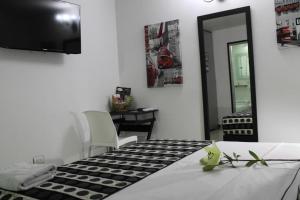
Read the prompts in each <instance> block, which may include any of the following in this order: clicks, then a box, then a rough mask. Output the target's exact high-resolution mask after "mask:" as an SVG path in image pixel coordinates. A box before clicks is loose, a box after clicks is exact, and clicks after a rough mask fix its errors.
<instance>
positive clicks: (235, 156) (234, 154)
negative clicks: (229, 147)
mask: <svg viewBox="0 0 300 200" xmlns="http://www.w3.org/2000/svg"><path fill="white" fill-rule="evenodd" d="M233 157H234V158H235V159H236V160H237V158H238V157H237V154H236V153H235V152H233Z"/></svg>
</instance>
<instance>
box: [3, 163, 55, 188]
mask: <svg viewBox="0 0 300 200" xmlns="http://www.w3.org/2000/svg"><path fill="white" fill-rule="evenodd" d="M55 171H56V166H55V165H53V164H47V165H45V164H43V165H41V164H27V163H19V164H14V165H13V166H11V167H9V168H7V169H3V170H0V188H3V189H6V190H11V191H21V190H28V189H30V188H32V187H36V186H38V185H40V184H42V183H43V182H45V181H47V180H49V179H51V178H53V177H54V174H55Z"/></svg>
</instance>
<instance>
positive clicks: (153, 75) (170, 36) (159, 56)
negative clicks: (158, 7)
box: [144, 20, 183, 88]
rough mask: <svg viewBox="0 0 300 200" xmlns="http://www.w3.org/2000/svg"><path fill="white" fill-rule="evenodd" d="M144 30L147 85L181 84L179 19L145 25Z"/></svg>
mask: <svg viewBox="0 0 300 200" xmlns="http://www.w3.org/2000/svg"><path fill="white" fill-rule="evenodd" d="M144 30H145V49H146V67H147V85H148V87H150V88H153V87H165V86H167V85H180V84H182V83H183V79H182V62H181V52H180V43H179V20H173V21H168V22H161V23H158V24H152V25H147V26H145V27H144Z"/></svg>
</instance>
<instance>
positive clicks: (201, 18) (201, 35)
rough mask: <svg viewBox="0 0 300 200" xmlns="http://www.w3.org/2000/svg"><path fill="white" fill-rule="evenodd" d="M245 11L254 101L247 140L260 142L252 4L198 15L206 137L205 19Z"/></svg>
mask: <svg viewBox="0 0 300 200" xmlns="http://www.w3.org/2000/svg"><path fill="white" fill-rule="evenodd" d="M240 13H245V15H246V26H247V40H248V48H249V52H248V53H249V68H250V85H251V102H252V118H253V119H252V120H253V135H252V136H248V137H247V138H248V139H247V141H249V142H258V130H257V105H256V89H255V72H254V55H253V39H252V26H251V12H250V6H246V7H241V8H236V9H232V10H226V11H222V12H218V13H212V14H208V15H203V16H199V17H197V20H198V35H199V48H200V63H201V77H202V95H203V112H204V131H205V139H206V140H210V134H209V131H210V130H209V116H208V115H209V113H208V96H207V78H206V63H205V52H204V49H205V47H204V32H203V30H204V29H203V21H204V20H208V19H213V18H218V17H225V16H228V15H234V14H240Z"/></svg>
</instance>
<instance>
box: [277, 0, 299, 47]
mask: <svg viewBox="0 0 300 200" xmlns="http://www.w3.org/2000/svg"><path fill="white" fill-rule="evenodd" d="M275 12H276V25H277V43H278V44H279V45H280V47H292V46H300V0H275Z"/></svg>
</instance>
